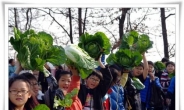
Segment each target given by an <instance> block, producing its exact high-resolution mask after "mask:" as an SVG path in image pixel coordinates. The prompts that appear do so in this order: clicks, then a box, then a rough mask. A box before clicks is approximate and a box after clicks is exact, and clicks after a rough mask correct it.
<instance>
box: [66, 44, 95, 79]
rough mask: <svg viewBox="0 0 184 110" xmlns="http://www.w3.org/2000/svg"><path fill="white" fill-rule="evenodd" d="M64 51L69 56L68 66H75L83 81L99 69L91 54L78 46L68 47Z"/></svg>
mask: <svg viewBox="0 0 184 110" xmlns="http://www.w3.org/2000/svg"><path fill="white" fill-rule="evenodd" d="M64 49H65V54H66V56H67V61H66V64H67V65H71V66H75V67H76V68H77V69H78V70H79V73H80V77H81V78H82V79H85V78H86V77H87V76H88V75H89V74H91V73H92V71H93V69H94V68H96V67H98V63H97V61H95V60H94V59H93V58H91V57H90V56H89V54H88V53H87V52H86V51H84V50H83V49H82V48H80V47H79V46H78V45H75V44H71V45H67V46H66V47H65V48H64Z"/></svg>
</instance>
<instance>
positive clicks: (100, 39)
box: [78, 32, 111, 60]
mask: <svg viewBox="0 0 184 110" xmlns="http://www.w3.org/2000/svg"><path fill="white" fill-rule="evenodd" d="M78 46H79V47H80V48H82V49H84V50H85V51H86V52H87V53H88V54H89V55H90V56H91V57H92V58H94V59H95V60H98V58H99V57H100V55H101V54H102V53H104V54H106V55H107V54H109V53H110V49H111V43H110V41H109V38H107V36H106V35H105V34H104V33H103V32H96V33H95V34H94V35H90V34H88V33H85V34H83V35H82V36H80V38H79V43H78Z"/></svg>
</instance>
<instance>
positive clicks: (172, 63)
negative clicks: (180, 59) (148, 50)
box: [166, 61, 175, 67]
mask: <svg viewBox="0 0 184 110" xmlns="http://www.w3.org/2000/svg"><path fill="white" fill-rule="evenodd" d="M169 64H171V65H173V66H174V67H175V63H174V62H172V61H168V62H167V63H166V67H167V66H168V65H169Z"/></svg>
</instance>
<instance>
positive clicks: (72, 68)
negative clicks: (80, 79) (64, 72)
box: [68, 66, 79, 76]
mask: <svg viewBox="0 0 184 110" xmlns="http://www.w3.org/2000/svg"><path fill="white" fill-rule="evenodd" d="M68 68H69V69H70V71H71V72H72V75H74V76H79V72H78V70H77V68H75V67H74V66H68Z"/></svg>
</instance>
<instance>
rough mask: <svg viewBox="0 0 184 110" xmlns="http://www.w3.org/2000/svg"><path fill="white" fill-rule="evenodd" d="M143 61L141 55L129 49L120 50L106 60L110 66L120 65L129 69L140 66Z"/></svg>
mask: <svg viewBox="0 0 184 110" xmlns="http://www.w3.org/2000/svg"><path fill="white" fill-rule="evenodd" d="M141 61H142V56H141V54H140V53H139V52H136V51H134V52H133V51H131V50H129V49H119V50H118V51H117V52H116V53H115V54H113V53H112V54H110V55H109V56H108V58H107V59H106V62H107V63H108V64H118V65H121V66H122V67H124V68H127V69H131V68H133V67H134V66H138V65H139V64H140V63H141Z"/></svg>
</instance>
